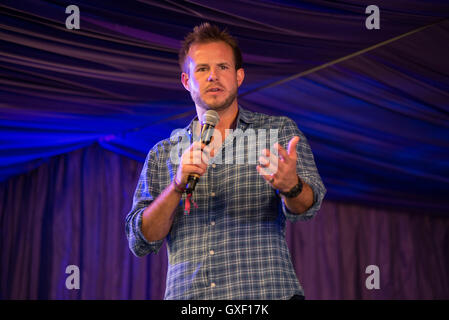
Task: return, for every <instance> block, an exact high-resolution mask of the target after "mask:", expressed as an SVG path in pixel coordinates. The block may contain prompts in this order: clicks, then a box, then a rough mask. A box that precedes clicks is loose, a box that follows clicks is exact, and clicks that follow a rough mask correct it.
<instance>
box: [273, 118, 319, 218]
mask: <svg viewBox="0 0 449 320" xmlns="http://www.w3.org/2000/svg"><path fill="white" fill-rule="evenodd" d="M283 119H284V125H283V126H282V128H281V132H280V136H279V143H280V144H281V145H282V146H283V147H284V148H287V146H288V142H289V141H290V140H291V139H292V138H293V137H294V136H299V138H300V140H299V142H298V144H297V146H296V152H297V155H298V160H297V163H296V171H297V173H298V175H299V176H300V177H301V179H302V180H303V181H304V182H306V183H307V184H308V185H309V186H310V188H311V189H312V191H313V205H312V206H311V207H310V208H309V209H308V210H307V211H306V212H304V213H302V214H295V213H293V212H291V211H290V210H289V209H288V208H287V206H286V205H285V203H284V201H282V210H283V212H284V214H285V216H286V218H287V219H288V220H290V221H292V222H296V221H305V220H309V219H311V218H313V217H314V216H315V214H316V213H317V211H318V210H319V209H320V207H321V203H322V201H323V199H324V196H325V194H326V188H325V187H324V184H323V181H322V180H321V177H320V175H319V173H318V170H317V168H316V164H315V160H314V157H313V154H312V149H311V148H310V145H309V143H308V142H307V138H306V137H305V136H304V134H303V133H302V132H301V130H299V128H298V126H297V125H296V123H295V122H294V121H293V120H292V119H290V118H287V117H283Z"/></svg>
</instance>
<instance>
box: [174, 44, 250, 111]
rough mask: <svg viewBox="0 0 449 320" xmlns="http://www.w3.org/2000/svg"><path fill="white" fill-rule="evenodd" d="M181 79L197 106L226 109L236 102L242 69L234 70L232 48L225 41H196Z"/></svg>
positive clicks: (218, 109)
mask: <svg viewBox="0 0 449 320" xmlns="http://www.w3.org/2000/svg"><path fill="white" fill-rule="evenodd" d="M185 71H186V73H184V72H183V73H182V76H181V81H182V84H183V85H184V87H185V88H186V89H187V90H188V91H190V95H191V96H192V100H193V101H194V102H195V105H196V106H197V107H200V108H202V109H204V110H209V109H212V110H217V111H220V110H224V109H226V108H228V107H230V106H231V105H233V104H234V103H235V104H237V99H236V98H237V89H238V87H239V86H240V85H241V83H242V82H243V78H244V75H245V74H244V71H243V69H239V70H235V62H234V54H233V51H232V48H231V47H230V46H229V45H228V44H226V43H225V42H222V41H219V42H210V43H197V44H193V45H192V46H191V47H190V50H189V53H188V55H187V57H186V61H185Z"/></svg>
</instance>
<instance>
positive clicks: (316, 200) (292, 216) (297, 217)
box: [282, 180, 325, 222]
mask: <svg viewBox="0 0 449 320" xmlns="http://www.w3.org/2000/svg"><path fill="white" fill-rule="evenodd" d="M304 182H306V183H307V184H308V185H309V186H310V188H311V189H312V191H313V204H312V206H311V207H310V208H309V209H308V210H307V211H305V212H303V213H301V214H297V213H294V212H292V211H290V209H289V208H288V207H287V206H286V205H285V202H284V199H282V211H283V212H284V214H285V217H286V218H287V219H288V220H290V221H291V222H296V221H307V220H310V219H312V218H313V217H314V216H315V214H316V213H317V212H318V210H319V209H320V207H321V202H322V200H323V198H324V193H325V192H321V191H320V190H319V189H318V188H317V187H315V186H314V185H313V184H311V183H309V182H308V181H305V180H304Z"/></svg>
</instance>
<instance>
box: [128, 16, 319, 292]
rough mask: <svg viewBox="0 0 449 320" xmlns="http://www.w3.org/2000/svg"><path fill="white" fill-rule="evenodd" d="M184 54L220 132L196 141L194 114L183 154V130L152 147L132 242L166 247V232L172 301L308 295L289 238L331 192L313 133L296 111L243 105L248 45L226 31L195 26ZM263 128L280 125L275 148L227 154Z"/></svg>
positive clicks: (198, 103)
mask: <svg viewBox="0 0 449 320" xmlns="http://www.w3.org/2000/svg"><path fill="white" fill-rule="evenodd" d="M179 58H180V65H181V68H182V74H181V81H182V84H183V85H184V87H185V89H186V90H188V91H189V92H190V95H191V97H192V100H193V101H194V103H195V107H196V113H197V115H198V119H201V118H202V116H203V114H204V113H205V112H206V111H207V110H215V111H216V112H217V113H218V115H219V122H218V124H217V125H216V127H215V131H216V132H217V133H219V134H217V136H214V140H213V142H214V145H213V147H212V146H211V145H209V146H205V145H204V144H203V145H201V143H200V142H199V141H194V140H195V139H194V136H195V134H194V133H195V132H196V131H197V130H199V128H198V126H196V124H197V122H196V121H192V122H191V123H190V124H189V125H188V126H187V128H186V130H187V131H186V132H187V135H188V136H189V138H190V139H191V141H193V143H192V144H191V145H190V146H189V147H188V149H187V150H185V151H184V152H182V155H181V154H180V160H179V158H178V159H177V160H178V161H174V159H173V157H172V158H171V155H172V154H173V152H172V151H173V150H178V149H173V148H178V147H179V143H180V137H179V136H178V137H176V136H175V138H174V139H173V137H172V139H166V140H163V141H161V142H159V143H158V144H156V145H155V146H154V147H153V148H152V149H151V150H150V152H149V153H148V156H147V159H146V160H145V164H144V167H143V170H142V174H141V177H140V180H139V182H138V185H137V189H136V192H135V195H134V203H133V208H132V210H131V211H130V213H129V214H128V216H127V218H126V233H127V236H128V240H129V245H130V249H131V250H132V252H133V253H134V254H135V255H137V256H143V255H146V254H148V253H150V252H154V253H157V252H158V250H159V248H160V247H161V245H162V242H163V240H164V239H166V240H167V249H168V259H169V266H168V273H167V282H166V291H165V299H291V298H292V297H302V296H303V289H302V287H301V286H300V284H299V282H298V279H297V278H296V275H295V271H294V269H293V265H292V263H291V259H290V254H289V251H288V248H287V245H286V241H285V220H286V218H288V219H289V220H291V221H297V220H307V219H310V218H311V217H313V216H314V214H315V213H316V211H317V210H318V209H319V208H320V205H321V202H322V199H323V198H324V195H325V192H326V189H325V188H324V186H323V183H322V181H321V178H320V176H319V174H318V172H317V170H316V167H315V163H314V159H313V155H312V153H311V150H310V147H309V145H308V143H307V141H306V138H305V137H304V135H303V134H302V133H301V131H300V130H299V129H298V127H297V126H296V124H295V123H294V122H293V121H292V120H291V119H289V118H287V117H273V116H268V115H264V114H260V113H253V112H250V111H248V110H245V109H244V108H242V107H241V106H239V105H238V102H237V89H238V87H239V86H240V85H241V84H242V82H243V79H244V77H245V73H244V70H243V68H242V57H241V53H240V49H239V47H238V46H237V43H236V41H235V40H234V39H233V38H232V37H231V36H230V35H229V34H228V33H227V32H225V31H221V30H220V29H219V28H218V27H216V26H211V25H210V24H208V23H204V24H202V25H200V26H198V27H195V28H194V30H193V32H192V33H190V34H189V35H187V37H186V38H185V40H184V42H183V47H182V48H181V50H180V54H179ZM229 129H235V134H234V133H231V131H230V130H229ZM263 129H266V130H269V129H271V130H272V131H270V132H274V131H273V129H275V130H276V129H277V131H275V132H276V133H277V134H278V142H279V143H276V144H275V145H274V146H271V147H272V149H271V151H270V150H267V149H263V150H258V152H259V153H260V154H259V155H258V156H259V157H258V161H259V164H257V163H243V164H242V163H241V162H240V163H239V164H236V161H234V162H233V163H228V162H226V161H219V160H222V156H223V154H226V150H232V149H235V147H236V141H238V138H239V136H241V135H242V134H244V132H250V131H249V130H253V131H251V132H256V130H259V131H260V130H263ZM217 137H218V138H217ZM220 137H221V139H220ZM176 138H178V139H176ZM283 146H284V147H283ZM242 148H243V149H244V153H243V155H248V154H254V153H255V152H256V149H255V145H254V144H251V143H246V144H244V146H243V147H242ZM233 152H234V153H231V154H232V155H235V156H236V157H241V156H242V155H239V154H237V155H236V152H235V151H233ZM175 154H176V152H175ZM175 158H176V157H175ZM192 174H197V175H199V176H200V177H201V178H200V180H199V182H198V184H197V186H196V189H195V191H194V192H193V198H192V200H194V201H195V202H194V204H196V206H195V207H192V208H191V210H190V212H189V214H184V208H183V203H184V204H185V203H186V202H187V201H188V199H186V196H185V192H184V191H185V187H186V184H187V182H188V177H189V176H190V175H192ZM154 280H155V281H157V279H154Z"/></svg>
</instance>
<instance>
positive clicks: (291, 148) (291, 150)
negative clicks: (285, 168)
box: [287, 136, 299, 159]
mask: <svg viewBox="0 0 449 320" xmlns="http://www.w3.org/2000/svg"><path fill="white" fill-rule="evenodd" d="M298 142H299V137H298V136H294V137H293V138H292V139H291V140H290V141H289V142H288V147H287V152H288V155H289V156H290V157H294V158H295V159H296V157H297V154H296V145H297V144H298Z"/></svg>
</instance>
